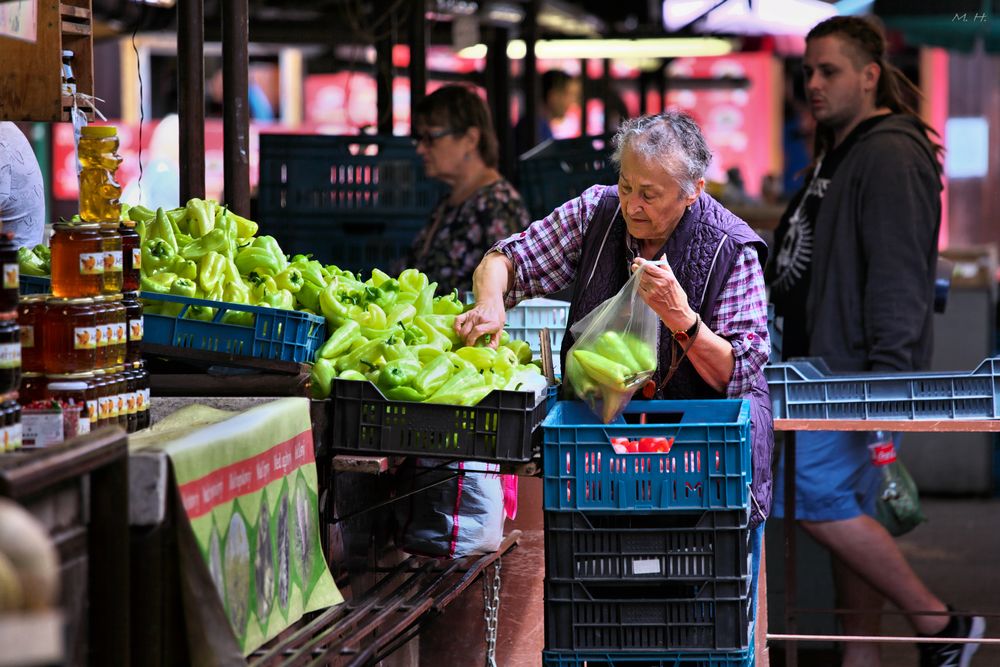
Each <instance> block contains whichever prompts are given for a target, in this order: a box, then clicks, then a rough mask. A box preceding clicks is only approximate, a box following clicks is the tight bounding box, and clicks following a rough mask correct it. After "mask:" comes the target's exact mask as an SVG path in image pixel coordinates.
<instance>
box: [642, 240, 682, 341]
mask: <svg viewBox="0 0 1000 667" xmlns="http://www.w3.org/2000/svg"><path fill="white" fill-rule="evenodd" d="M660 260H661V262H662V263H656V262H649V261H647V260H645V259H643V258H642V257H636V258H635V261H633V262H632V272H633V273H635V272H636V271H638V270H639V267H641V266H645V268H644V269H643V270H642V275H641V276H639V296H641V297H642V300H643V301H645V302H646V303H647V304H648V305H649V307H650V308H652V309H653V312H654V313H656V314H657V315H658V316H659V317H660V320H661V321H662V322H663V324H664V325H666V327H667V328H668V329H670V330H671V331H683V330H686V329H687V328H688V327H690V326H691V325H692V324H693V323H694V319H695V312H694V311H693V310H691V306H690V305H689V304H688V297H687V294H686V293H685V292H684V289H683V288H682V287H681V284H680V283H679V282H677V276H675V275H674V272H673V270H672V269H671V268H670V265H669V264H667V256H666V255H663V257H661V258H660Z"/></svg>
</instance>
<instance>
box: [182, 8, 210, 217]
mask: <svg viewBox="0 0 1000 667" xmlns="http://www.w3.org/2000/svg"><path fill="white" fill-rule="evenodd" d="M177 115H178V120H179V122H180V129H179V132H178V137H179V144H180V145H179V150H180V152H179V154H178V158H179V160H180V195H181V203H182V204H183V203H184V202H186V201H187V200H189V199H191V198H193V197H197V198H199V199H204V198H205V3H204V0H179V2H178V3H177Z"/></svg>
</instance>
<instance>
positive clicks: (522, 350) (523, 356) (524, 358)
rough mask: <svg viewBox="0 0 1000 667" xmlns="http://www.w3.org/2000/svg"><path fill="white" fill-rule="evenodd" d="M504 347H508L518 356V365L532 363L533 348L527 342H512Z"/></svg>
mask: <svg viewBox="0 0 1000 667" xmlns="http://www.w3.org/2000/svg"><path fill="white" fill-rule="evenodd" d="M504 347H508V348H510V349H511V350H513V351H514V354H515V355H517V363H519V364H527V363H531V346H530V345H528V343H527V341H523V340H512V341H510V342H509V343H507V344H506V345H504Z"/></svg>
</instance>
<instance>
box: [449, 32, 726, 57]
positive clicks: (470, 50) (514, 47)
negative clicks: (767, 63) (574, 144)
mask: <svg viewBox="0 0 1000 667" xmlns="http://www.w3.org/2000/svg"><path fill="white" fill-rule="evenodd" d="M732 50H733V44H732V42H731V41H729V40H728V39H720V38H718V37H658V38H648V39H545V40H539V41H537V42H535V56H536V57H537V58H539V59H542V60H558V59H567V60H570V59H580V58H629V59H642V58H685V57H693V56H724V55H726V54H728V53H730V52H732ZM487 51H488V49H487V47H486V45H485V44H475V45H473V46H470V47H467V48H464V49H462V50H461V51H459V52H458V55H459V57H460V58H473V59H476V58H484V57H486V53H487ZM527 51H528V49H527V46H526V45H525V43H524V40H520V39H513V40H511V41H510V42H508V43H507V57H508V58H510V59H512V60H521V59H522V58H524V56H525V55H526V54H527Z"/></svg>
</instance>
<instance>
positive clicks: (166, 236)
mask: <svg viewBox="0 0 1000 667" xmlns="http://www.w3.org/2000/svg"><path fill="white" fill-rule="evenodd" d="M146 235H147V236H148V237H149V238H150V239H161V240H163V241H164V242H165V243H166V244H167V245H168V246H170V249H171V250H173V251H174V252H175V253H176V252H177V238H176V237H175V236H174V227H173V225H171V224H170V220H168V219H167V213H166V211H164V210H163V209H162V208H158V209H156V218H155V219H154V220H153V223H152V224H151V225H149V226H148V227H146Z"/></svg>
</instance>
